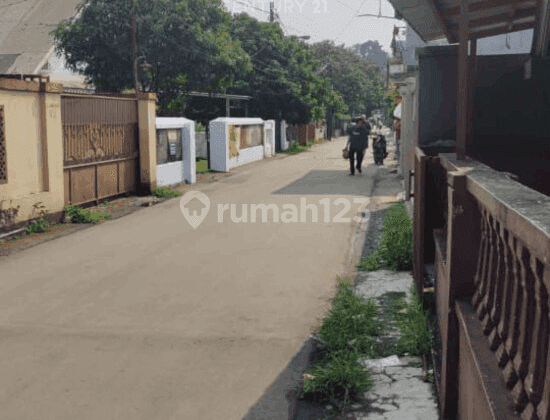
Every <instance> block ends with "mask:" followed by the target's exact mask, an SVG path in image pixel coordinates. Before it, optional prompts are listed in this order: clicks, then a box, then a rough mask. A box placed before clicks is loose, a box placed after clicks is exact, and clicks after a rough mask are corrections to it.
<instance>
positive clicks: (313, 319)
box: [0, 139, 377, 420]
mask: <svg viewBox="0 0 550 420" xmlns="http://www.w3.org/2000/svg"><path fill="white" fill-rule="evenodd" d="M344 144H345V141H344V140H343V139H340V140H336V141H333V142H328V143H324V144H322V145H318V146H315V147H314V148H313V149H312V150H311V151H309V152H305V153H302V154H299V155H295V156H277V157H274V158H271V159H266V160H264V161H262V162H259V163H254V164H250V165H247V166H244V167H241V168H238V169H235V170H234V174H233V175H232V176H230V177H228V178H225V179H222V180H220V182H217V183H212V184H201V185H197V186H193V187H192V188H190V190H196V191H201V192H202V193H204V194H205V195H206V196H207V197H208V198H209V200H210V210H209V213H208V215H207V216H206V218H205V220H204V221H203V222H202V224H201V225H200V226H198V228H197V229H196V230H195V229H193V228H192V227H191V226H190V224H189V223H188V222H187V221H186V219H185V218H184V217H183V214H182V211H181V210H180V202H179V199H174V200H169V201H167V202H164V203H162V204H159V205H157V206H154V207H150V208H146V209H144V210H142V211H138V212H135V213H133V214H131V215H129V216H126V217H124V218H121V219H118V220H113V221H111V222H108V223H104V224H101V225H97V226H94V227H92V228H90V229H85V230H82V231H79V232H76V233H74V234H72V235H69V236H65V237H62V238H59V239H56V240H53V241H50V242H47V243H44V244H41V245H38V246H36V247H33V248H30V249H27V250H25V251H22V252H20V253H17V254H14V255H12V256H10V257H7V258H5V259H3V260H2V261H0V336H1V340H0V418H1V419H9V420H35V419H36V420H38V419H41V420H76V419H78V420H115V419H116V420H139V419H143V420H145V419H147V420H153V419H155V420H157V419H159V420H160V419H162V420H176V419H177V420H214V419H215V420H219V419H223V420H240V419H241V418H242V417H243V416H244V415H245V414H246V413H247V411H248V409H249V408H250V407H251V406H253V405H254V404H255V403H256V402H257V401H258V400H259V399H260V397H261V396H262V394H263V393H264V392H265V390H266V389H267V388H268V387H269V385H270V384H271V383H272V382H273V381H274V379H275V378H276V377H277V374H278V373H279V372H280V371H281V370H282V369H283V368H284V367H285V365H286V364H287V363H288V361H289V360H290V359H291V357H292V355H293V354H294V353H295V352H296V351H297V349H298V348H299V347H300V345H301V343H302V342H303V340H304V339H305V338H306V337H307V336H308V335H309V334H310V333H311V332H312V328H314V327H315V326H316V325H318V324H319V320H320V319H322V318H323V317H324V316H325V315H326V311H327V309H328V307H329V303H328V301H329V299H330V298H331V297H332V296H333V295H334V293H335V277H336V275H337V273H340V274H342V273H344V272H346V269H349V268H350V267H349V263H350V261H349V248H350V242H351V240H352V237H353V233H354V231H355V230H356V227H357V225H356V222H353V221H352V222H350V223H333V218H334V217H335V216H336V215H337V214H338V213H339V212H340V211H341V210H342V209H343V208H344V207H343V205H338V206H336V205H335V204H334V200H336V199H338V198H347V199H349V200H350V201H351V208H350V210H349V211H348V212H347V213H346V214H344V215H342V217H349V218H352V217H354V216H356V215H357V208H358V207H359V204H355V203H354V202H353V199H354V198H361V197H363V198H364V197H365V196H367V195H368V193H369V192H368V189H369V187H368V184H369V182H368V180H369V176H372V173H373V171H374V172H375V171H376V170H377V169H376V168H375V167H374V165H373V164H372V158H370V157H367V158H366V159H365V164H364V167H365V168H366V166H367V164H368V165H370V167H369V168H366V169H364V170H363V175H357V174H356V176H355V177H350V176H348V167H347V164H348V162H347V161H344V160H343V159H342V158H341V150H342V148H343V146H344ZM327 198H328V199H329V200H330V206H329V207H330V210H331V216H330V222H329V223H325V213H324V211H323V210H324V209H325V207H324V206H325V205H319V204H318V203H319V200H322V199H327ZM301 199H305V200H306V201H307V204H317V205H318V212H319V213H318V218H319V221H318V222H313V221H311V217H312V215H311V213H308V214H307V215H306V216H307V221H305V222H303V223H302V222H297V223H282V222H280V221H279V222H275V221H274V220H273V217H272V215H271V213H268V216H269V217H268V220H267V222H265V223H264V222H262V221H261V218H260V216H261V213H258V215H259V216H258V217H259V219H260V220H259V221H256V222H255V223H252V222H251V221H250V219H251V215H250V206H251V205H252V204H256V205H258V204H275V205H276V206H277V207H278V208H279V210H280V212H282V211H284V210H285V209H284V208H283V207H282V206H283V205H284V204H294V205H296V206H297V209H300V204H301V201H300V200H301ZM224 204H228V205H231V204H235V205H236V210H237V211H236V213H235V216H241V212H242V211H241V210H242V204H247V205H248V206H249V209H248V221H247V222H241V223H235V222H233V221H231V217H230V216H231V211H230V209H231V206H229V207H228V209H229V210H227V211H226V212H225V213H224V221H223V222H222V223H220V222H218V214H217V213H218V205H222V206H223V205H224Z"/></svg>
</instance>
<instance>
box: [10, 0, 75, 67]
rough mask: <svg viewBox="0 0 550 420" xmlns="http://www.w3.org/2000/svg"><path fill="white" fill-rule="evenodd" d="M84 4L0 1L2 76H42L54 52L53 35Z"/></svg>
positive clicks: (65, 0) (48, 0) (66, 0)
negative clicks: (40, 72)
mask: <svg viewBox="0 0 550 420" xmlns="http://www.w3.org/2000/svg"><path fill="white" fill-rule="evenodd" d="M81 2H82V0H17V1H14V0H0V73H16V74H17V73H22V74H35V73H38V71H39V70H40V68H41V67H42V66H43V65H44V64H46V61H47V60H48V58H49V56H50V55H51V54H52V53H53V46H54V41H53V37H52V36H51V35H50V32H51V31H52V30H53V29H55V28H56V27H57V25H59V23H61V22H62V21H64V20H69V19H72V18H73V17H74V16H76V14H77V7H78V6H79V5H80V4H81ZM6 67H8V68H6Z"/></svg>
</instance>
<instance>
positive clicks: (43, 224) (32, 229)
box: [25, 220, 53, 235]
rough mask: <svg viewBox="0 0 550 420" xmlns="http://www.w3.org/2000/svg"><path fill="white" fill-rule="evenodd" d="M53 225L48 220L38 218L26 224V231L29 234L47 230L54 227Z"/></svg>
mask: <svg viewBox="0 0 550 420" xmlns="http://www.w3.org/2000/svg"><path fill="white" fill-rule="evenodd" d="M52 226H53V225H52V224H51V223H50V222H48V221H47V220H37V221H35V222H32V223H31V224H29V225H27V226H25V233H26V234H27V235H32V234H33V233H43V232H47V231H49V230H50V229H51V228H52Z"/></svg>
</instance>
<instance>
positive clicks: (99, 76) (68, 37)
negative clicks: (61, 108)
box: [53, 0, 252, 111]
mask: <svg viewBox="0 0 550 420" xmlns="http://www.w3.org/2000/svg"><path fill="white" fill-rule="evenodd" d="M130 7H131V3H130V2H129V1H128V0H109V1H106V0H85V3H84V9H83V12H82V14H81V16H80V17H79V18H78V19H77V20H76V21H75V22H73V23H70V22H64V23H62V24H60V25H59V26H58V27H57V29H56V30H54V31H53V35H54V37H55V40H56V48H57V51H58V52H59V53H62V54H64V55H65V57H66V59H67V64H68V66H69V67H70V68H72V69H73V70H76V71H80V72H81V73H82V74H84V75H86V76H87V78H88V80H89V81H90V82H92V83H93V84H94V85H95V86H96V87H97V88H98V90H101V91H106V92H119V91H121V90H123V89H125V88H132V87H133V61H132V29H131V19H130ZM135 11H136V27H137V33H136V39H137V55H138V57H141V56H144V57H145V60H147V61H148V62H149V63H150V64H151V65H152V68H151V69H150V70H148V71H147V72H145V74H141V75H140V76H141V77H140V79H141V81H142V85H143V90H144V91H153V92H157V93H158V94H159V102H160V107H161V109H162V110H168V111H170V110H179V109H181V107H182V106H183V105H184V103H185V94H186V92H188V91H190V90H203V91H204V90H210V91H224V90H226V89H227V87H228V86H231V84H232V83H234V79H235V76H236V75H239V74H244V73H246V72H247V71H250V70H251V68H252V67H251V63H250V60H249V57H248V55H247V54H246V53H245V52H244V51H243V49H242V48H241V46H240V43H239V42H238V41H234V40H233V39H231V37H230V35H229V31H228V29H229V26H230V15H229V13H227V12H226V11H225V10H224V9H223V7H222V3H221V0H208V2H206V1H204V0H135Z"/></svg>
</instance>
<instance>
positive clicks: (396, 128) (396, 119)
mask: <svg viewBox="0 0 550 420" xmlns="http://www.w3.org/2000/svg"><path fill="white" fill-rule="evenodd" d="M393 132H394V144H395V156H396V158H397V159H399V143H400V142H401V104H399V105H397V107H396V108H395V110H394V111H393Z"/></svg>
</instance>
